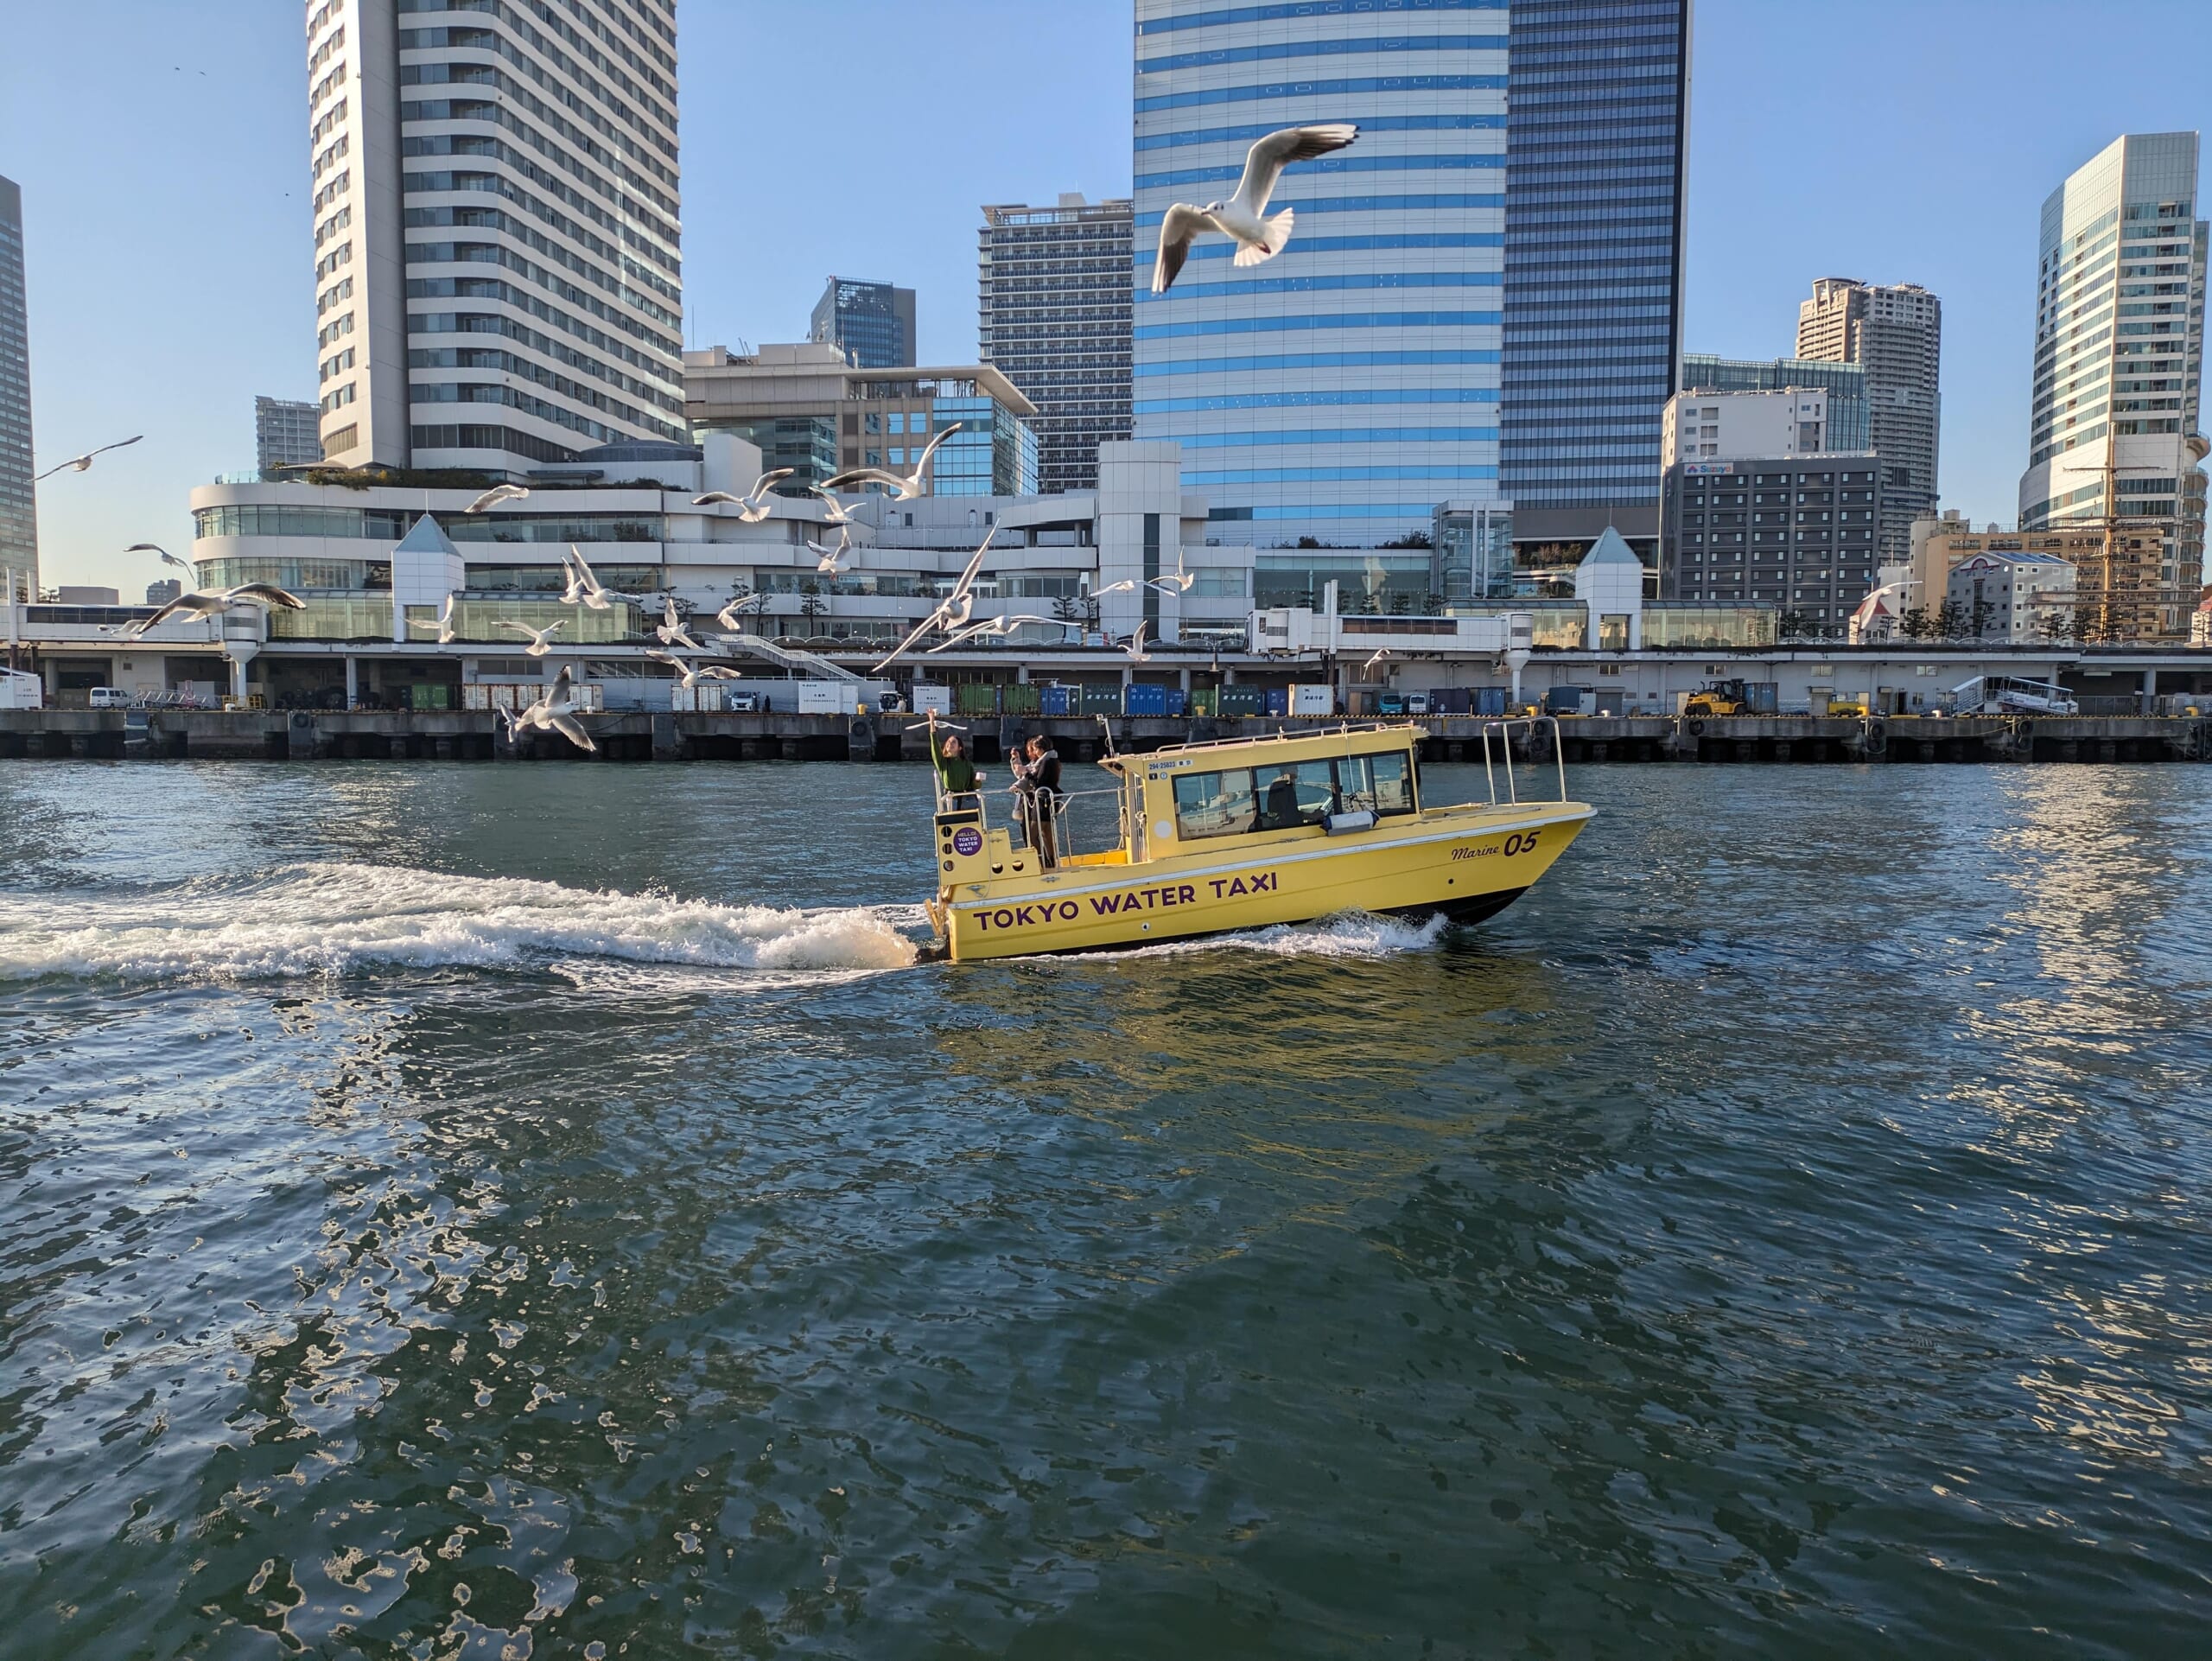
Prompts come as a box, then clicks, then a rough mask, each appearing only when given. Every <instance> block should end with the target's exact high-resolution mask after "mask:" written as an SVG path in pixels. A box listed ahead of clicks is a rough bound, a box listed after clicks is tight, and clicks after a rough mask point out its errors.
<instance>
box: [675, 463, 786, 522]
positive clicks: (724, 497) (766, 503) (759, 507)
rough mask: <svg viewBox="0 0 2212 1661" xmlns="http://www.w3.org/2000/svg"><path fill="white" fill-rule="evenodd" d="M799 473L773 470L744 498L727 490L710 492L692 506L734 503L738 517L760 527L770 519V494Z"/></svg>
mask: <svg viewBox="0 0 2212 1661" xmlns="http://www.w3.org/2000/svg"><path fill="white" fill-rule="evenodd" d="M796 472H798V468H770V469H769V470H768V471H767V472H766V473H764V474H761V475H760V477H759V478H758V479H755V480H753V488H752V489H750V490H748V491H747V492H746V493H745V494H743V495H742V496H733V495H731V494H730V493H729V492H728V491H727V490H710V491H709V492H708V493H706V494H705V495H703V496H694V497H693V498H692V499H691V506H694V507H713V506H716V505H717V504H718V503H722V502H734V503H735V504H736V505H737V517H738V518H739V519H741V520H743V521H744V522H745V523H746V524H747V525H758V524H760V521H761V520H763V519H766V518H767V517H768V509H769V507H770V506H772V503H771V501H770V499H769V493H770V492H771V491H772V490H773V489H774V488H775V487H776V486H777V485H779V484H780V483H781V482H782V481H783V480H785V479H788V478H790V477H791V474H794V473H796Z"/></svg>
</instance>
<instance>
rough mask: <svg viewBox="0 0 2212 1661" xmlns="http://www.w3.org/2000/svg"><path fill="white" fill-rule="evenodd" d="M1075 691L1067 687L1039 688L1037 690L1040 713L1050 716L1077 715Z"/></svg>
mask: <svg viewBox="0 0 2212 1661" xmlns="http://www.w3.org/2000/svg"><path fill="white" fill-rule="evenodd" d="M1073 691H1074V689H1073V688H1071V687H1066V686H1040V687H1039V688H1038V689H1037V697H1038V713H1039V715H1048V716H1071V715H1074V714H1076V713H1077V711H1076V710H1075V707H1074V697H1073Z"/></svg>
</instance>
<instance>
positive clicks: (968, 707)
mask: <svg viewBox="0 0 2212 1661" xmlns="http://www.w3.org/2000/svg"><path fill="white" fill-rule="evenodd" d="M953 694H954V696H953V708H955V709H956V710H958V711H959V712H960V713H961V714H962V715H963V716H995V715H996V714H997V713H998V712H999V689H998V688H997V687H995V686H993V685H991V684H988V682H983V681H963V682H962V683H961V684H959V685H958V686H957V687H955V688H954V689H953Z"/></svg>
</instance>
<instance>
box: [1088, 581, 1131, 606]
mask: <svg viewBox="0 0 2212 1661" xmlns="http://www.w3.org/2000/svg"><path fill="white" fill-rule="evenodd" d="M1136 591H1137V585H1136V582H1135V580H1134V579H1133V578H1130V577H1126V576H1125V577H1123V578H1122V580H1121V581H1120V582H1109V583H1108V584H1107V585H1106V586H1105V587H1104V588H1103V589H1092V590H1091V591H1090V597H1091V598H1092V599H1093V600H1096V599H1097V598H1098V597H1099V596H1100V595H1107V594H1135V592H1136Z"/></svg>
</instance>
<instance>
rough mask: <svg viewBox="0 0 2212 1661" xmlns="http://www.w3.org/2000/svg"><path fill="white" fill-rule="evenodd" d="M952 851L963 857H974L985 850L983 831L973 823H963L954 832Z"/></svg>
mask: <svg viewBox="0 0 2212 1661" xmlns="http://www.w3.org/2000/svg"><path fill="white" fill-rule="evenodd" d="M952 851H953V852H954V853H956V854H957V855H959V856H961V857H962V858H963V859H972V858H974V857H975V856H976V855H977V854H980V853H982V851H983V833H982V831H978V830H977V829H976V827H975V826H974V825H972V824H963V825H962V826H961V827H960V829H959V830H957V831H954V832H953V833H952Z"/></svg>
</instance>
